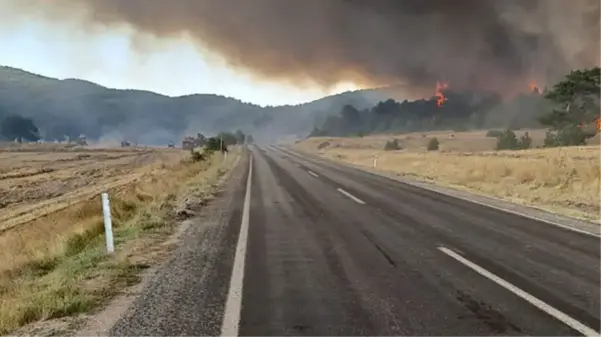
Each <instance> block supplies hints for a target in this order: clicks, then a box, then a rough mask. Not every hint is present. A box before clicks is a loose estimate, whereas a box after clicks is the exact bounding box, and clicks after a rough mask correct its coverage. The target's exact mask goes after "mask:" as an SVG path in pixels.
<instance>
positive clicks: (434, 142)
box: [428, 137, 440, 151]
mask: <svg viewBox="0 0 601 337" xmlns="http://www.w3.org/2000/svg"><path fill="white" fill-rule="evenodd" d="M439 146H440V142H439V141H438V138H436V137H434V138H432V139H430V141H429V142H428V151H438V148H439Z"/></svg>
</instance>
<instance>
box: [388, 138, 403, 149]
mask: <svg viewBox="0 0 601 337" xmlns="http://www.w3.org/2000/svg"><path fill="white" fill-rule="evenodd" d="M402 149H403V147H402V146H401V144H400V143H399V140H398V139H393V140H391V141H388V142H386V145H384V151H395V150H402Z"/></svg>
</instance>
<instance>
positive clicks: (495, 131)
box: [486, 130, 503, 138]
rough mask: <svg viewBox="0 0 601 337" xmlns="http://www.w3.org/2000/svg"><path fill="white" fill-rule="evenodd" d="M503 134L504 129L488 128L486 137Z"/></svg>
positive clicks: (496, 136)
mask: <svg viewBox="0 0 601 337" xmlns="http://www.w3.org/2000/svg"><path fill="white" fill-rule="evenodd" d="M501 136H503V131H501V130H488V132H487V133H486V137H489V138H499V137H501Z"/></svg>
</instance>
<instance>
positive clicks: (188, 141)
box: [182, 137, 196, 150]
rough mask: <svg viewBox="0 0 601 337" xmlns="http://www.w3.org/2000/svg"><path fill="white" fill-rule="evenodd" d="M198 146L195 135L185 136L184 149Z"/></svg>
mask: <svg viewBox="0 0 601 337" xmlns="http://www.w3.org/2000/svg"><path fill="white" fill-rule="evenodd" d="M195 147H196V139H194V137H185V138H184V140H182V149H184V150H192V149H194V148H195Z"/></svg>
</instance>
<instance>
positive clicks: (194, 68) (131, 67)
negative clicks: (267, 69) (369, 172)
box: [0, 20, 357, 106]
mask: <svg viewBox="0 0 601 337" xmlns="http://www.w3.org/2000/svg"><path fill="white" fill-rule="evenodd" d="M78 28H79V27H76V26H69V25H66V24H63V25H58V24H51V23H41V22H39V21H38V22H36V21H35V20H22V21H17V22H13V23H12V24H10V25H9V26H5V27H2V29H0V45H1V46H2V50H1V51H0V65H5V66H11V67H15V68H20V69H23V70H26V71H29V72H33V73H36V74H40V75H44V76H48V77H54V78H59V79H64V78H78V79H83V80H87V81H90V82H94V83H97V84H100V85H103V86H106V87H109V88H117V89H141V90H149V91H154V92H158V93H161V94H165V95H169V96H180V95H187V94H194V93H213V94H218V95H223V96H229V97H234V98H237V99H239V100H241V101H244V102H250V103H254V104H258V105H262V106H266V105H286V104H298V103H304V102H309V101H312V100H315V99H319V98H321V97H323V96H326V95H328V94H334V93H339V92H343V91H347V90H355V89H357V88H356V87H355V86H354V85H352V84H349V83H347V84H344V83H342V84H340V85H338V86H337V87H336V88H333V89H331V90H329V91H323V90H319V89H300V88H294V87H291V86H286V85H283V84H280V83H270V82H265V81H259V80H256V79H254V78H253V77H252V76H251V75H248V74H243V73H239V72H234V71H232V70H230V69H228V67H227V65H226V64H225V63H224V62H223V61H222V60H220V59H218V58H216V57H215V56H213V55H211V53H209V52H206V51H202V50H200V49H199V48H197V47H195V46H194V45H192V44H190V43H188V42H186V41H185V40H184V39H181V40H170V41H158V40H153V41H148V40H146V41H144V42H146V43H141V44H138V43H136V39H139V37H136V38H133V39H132V36H133V35H132V34H131V33H130V32H128V31H127V30H126V29H119V30H115V29H112V30H106V31H101V32H99V31H96V32H95V33H94V34H87V33H85V32H79V31H78ZM145 39H151V38H150V37H146V38H145ZM148 42H150V43H151V44H152V45H153V48H152V50H148V49H145V50H144V49H143V48H144V47H143V46H144V45H148V44H147V43H148ZM156 46H158V48H156Z"/></svg>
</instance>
